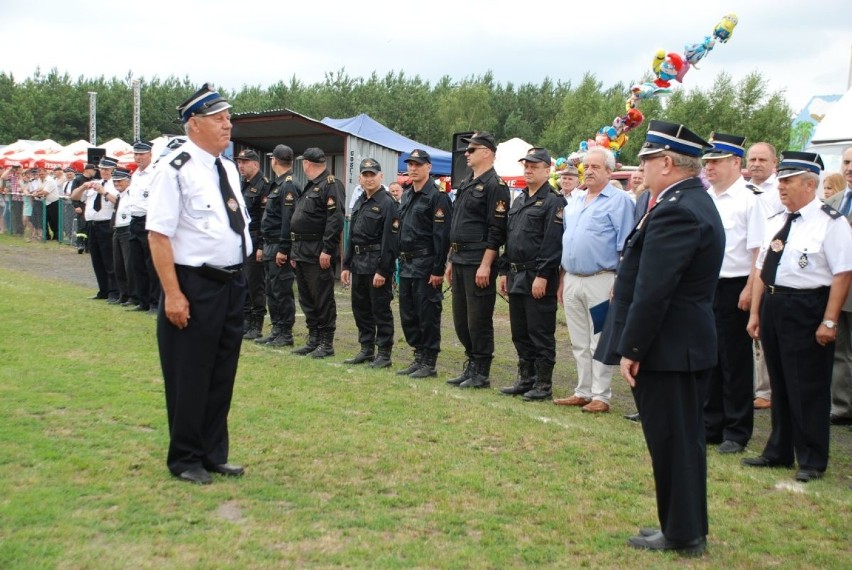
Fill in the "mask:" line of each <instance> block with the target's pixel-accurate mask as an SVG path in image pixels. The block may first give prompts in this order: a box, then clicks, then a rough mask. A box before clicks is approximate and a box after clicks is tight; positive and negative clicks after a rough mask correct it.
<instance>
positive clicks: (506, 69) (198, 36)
mask: <svg viewBox="0 0 852 570" xmlns="http://www.w3.org/2000/svg"><path fill="white" fill-rule="evenodd" d="M728 12H734V13H736V14H737V15H738V16H739V24H738V25H737V27H736V29H735V31H734V34H733V37H732V39H731V40H730V41H729V42H728V43H726V44H721V43H717V44H716V47H715V49H714V50H713V51H712V52H711V53H710V54H709V55H708V56H707V57H706V58H705V60H704V61H703V62H702V63H701V64H699V67H700V69H694V68H693V69H691V70H690V71H689V72H688V73H687V75H686V77H685V79H684V83H683V86H684V87H685V88H691V87H697V86H700V87H708V86H709V85H710V84H712V82H713V80H714V79H715V77H716V76H717V75H718V73H719V72H721V71H723V70H727V71H728V72H729V73H730V74H731V75H732V76H733V78H734V80H739V79H741V78H742V77H744V76H745V75H746V74H748V73H750V72H753V71H759V72H761V73H762V74H763V75H764V77H766V78H767V79H768V80H769V83H770V87H771V88H772V89H774V90H781V89H783V90H784V91H785V93H786V97H787V100H788V102H789V103H790V105H791V107H792V108H793V110H794V112H797V111H799V110H800V109H801V108H802V107H803V106H804V105H805V104H807V102H808V100H809V99H810V98H811V96H813V95H828V94H842V93H844V92H845V91H846V89H847V81H848V77H849V65H850V49H851V48H852V2H850V1H849V0H810V1H805V2H803V1H801V0H775V1H763V0H754V1H749V2H742V1H740V2H734V1H729V2H727V3H724V2H692V1H689V0H682V1H680V2H672V1H669V0H656V1H654V2H636V1H633V2H623V1H620V0H619V1H609V2H606V1H605V2H571V1H568V0H561V1H559V2H550V1H541V0H539V1H534V2H524V1H513V2H510V1H505V0H432V1H431V2H425V1H419V2H404V1H401V2H400V1H376V2H369V1H366V2H349V1H342V2H341V1H338V2H335V1H332V2H327V3H323V2H316V3H314V2H300V1H298V0H296V1H293V0H290V1H279V2H269V1H266V0H255V1H253V2H246V1H243V2H234V1H223V0H180V1H177V0H171V1H169V2H165V1H162V0H148V1H142V2H130V3H126V4H116V3H106V2H96V1H94V0H80V1H75V0H62V1H59V0H44V1H39V0H32V1H30V2H4V6H3V9H2V11H0V70H2V71H5V72H7V73H8V72H11V73H13V74H14V75H15V77H16V78H17V79H24V78H26V77H29V76H31V75H32V74H33V72H34V71H35V69H36V67H39V66H40V67H41V69H42V71H43V72H46V71H48V70H49V69H50V68H53V67H56V68H57V69H58V70H59V71H60V72H65V71H67V72H68V73H69V74H70V75H71V76H72V77H73V78H75V79H76V78H77V77H78V76H80V75H83V76H86V77H96V76H100V75H104V76H106V77H107V78H110V77H114V76H115V77H121V78H123V77H125V76H126V75H127V73H128V72H132V73H133V75H134V76H136V77H140V76H141V77H144V78H148V79H150V78H152V77H154V76H159V77H160V78H166V77H168V76H170V75H174V76H177V77H179V78H183V77H184V76H187V77H189V78H190V80H191V81H193V82H194V83H196V84H199V85H200V84H201V83H203V82H205V81H212V82H213V83H214V84H216V85H221V86H224V87H227V88H229V89H239V88H240V87H242V86H243V85H260V86H264V87H265V86H267V85H269V84H271V83H275V82H277V81H279V80H284V81H285V82H287V81H289V79H290V78H291V77H292V76H295V77H297V78H298V79H299V80H300V81H302V82H304V83H308V84H310V83H313V82H316V81H321V80H322V79H323V77H324V75H325V73H327V72H335V71H337V70H339V69H341V68H343V69H345V71H346V73H347V74H349V75H350V76H352V77H367V76H369V75H370V74H371V73H372V72H373V71H376V72H377V73H378V74H379V75H384V74H386V73H388V72H391V71H404V72H405V74H406V75H407V76H411V77H413V76H416V75H419V76H420V77H421V78H423V79H425V80H428V81H430V82H431V83H433V84H434V83H435V82H436V81H437V80H438V79H440V78H441V77H442V76H444V75H448V76H450V77H451V78H453V79H455V80H459V79H463V78H464V77H468V76H471V75H481V74H482V73H485V72H486V71H488V70H491V71H492V72H493V74H494V77H495V79H496V80H497V81H498V82H500V83H503V84H506V83H508V82H512V83H514V84H516V85H517V84H520V83H526V82H534V83H539V82H541V80H542V79H544V78H545V77H550V78H551V79H553V80H562V81H571V82H573V83H575V84H576V83H577V82H578V81H579V80H580V79H581V78H582V76H583V74H584V73H585V72H586V71H591V72H593V73H594V74H595V75H596V76H597V78H598V79H599V80H600V81H602V82H603V83H604V85H605V86H610V85H612V84H614V83H616V82H618V81H622V82H625V83H628V82H632V81H635V80H638V79H640V78H641V77H642V75H643V74H644V73H646V72H649V71H650V65H651V59H652V57H653V54H654V52H655V51H656V50H657V49H664V50H666V51H667V52H668V51H674V52H677V53H682V52H683V48H684V45H685V44H691V43H696V42H700V41H702V40H703V39H704V36H705V35H709V34H710V33H711V32H712V30H713V27H714V26H715V25H716V23H717V22H718V21H719V19H720V18H721V17H722V16H723V15H724V14H726V13H728ZM176 104H177V102H176ZM295 110H296V111H298V109H295ZM0 120H2V117H0Z"/></svg>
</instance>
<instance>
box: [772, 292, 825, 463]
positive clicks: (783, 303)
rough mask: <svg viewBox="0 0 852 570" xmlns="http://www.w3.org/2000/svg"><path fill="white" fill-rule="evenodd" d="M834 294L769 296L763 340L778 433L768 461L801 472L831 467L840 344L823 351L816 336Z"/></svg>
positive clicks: (773, 417) (773, 425)
mask: <svg viewBox="0 0 852 570" xmlns="http://www.w3.org/2000/svg"><path fill="white" fill-rule="evenodd" d="M828 292H829V288H828V287H825V288H822V289H818V290H816V291H815V292H814V293H811V294H785V293H776V294H774V295H770V294H769V293H768V292H767V293H765V294H764V295H763V304H762V306H761V308H760V340H761V342H762V344H763V354H764V355H765V357H766V368H767V369H768V370H769V382H770V386H771V387H772V432H771V433H770V435H769V440H768V441H767V442H766V447H765V448H764V450H763V456H764V457H765V458H767V459H769V460H770V461H772V462H775V463H783V464H792V463H793V459H794V452H795V459H796V460H797V461H798V462H799V468H800V469H815V470H817V471H825V468H826V467H827V466H828V442H829V430H830V423H829V414H830V412H831V369H832V364H833V360H834V343H829V344H827V345H826V346H820V345H819V344H817V341H816V330H817V329H818V328H819V325H820V323H821V322H822V318H823V312H824V311H825V307H826V304H827V303H828Z"/></svg>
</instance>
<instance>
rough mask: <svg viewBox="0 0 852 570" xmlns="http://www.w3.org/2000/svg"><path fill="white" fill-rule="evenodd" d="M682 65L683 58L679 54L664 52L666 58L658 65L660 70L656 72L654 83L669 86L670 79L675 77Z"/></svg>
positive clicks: (659, 85)
mask: <svg viewBox="0 0 852 570" xmlns="http://www.w3.org/2000/svg"><path fill="white" fill-rule="evenodd" d="M682 67H683V58H682V57H680V55H679V54H676V53H674V52H670V53H667V54H666V59H664V60H663V63H662V64H661V65H660V70H659V71H658V72H657V79H656V80H654V85H656V86H657V87H669V86H670V85H671V83H670V82H671V80H672V79H675V78H676V77H677V74H678V73H679V72H680V70H681V68H682Z"/></svg>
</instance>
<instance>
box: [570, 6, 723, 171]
mask: <svg viewBox="0 0 852 570" xmlns="http://www.w3.org/2000/svg"><path fill="white" fill-rule="evenodd" d="M738 21H739V20H738V19H737V15H736V14H726V15H725V16H723V17H722V19H721V20H720V21H719V23H718V24H716V27H715V28H713V32H712V34H711V35H709V36H705V37H704V41H702V42H700V43H696V44H688V45H686V46H684V50H683V54H678V53H675V52H668V53H666V51H665V50H657V52H656V53H655V54H654V59H653V61H652V62H651V69H653V71H654V75H655V76H656V79H655V80H654V81H649V82H646V83H641V84H637V85H634V86H633V87H631V88H630V96H629V97H628V98H627V102H626V104H625V111H626V113H625V114H624V115H621V116H618V117H616V118H615V119H614V120H613V121H612V124H611V125H606V126H604V127H601V128H600V129H598V132H597V133H596V134H595V138H594V139H588V140H585V141H582V142H581V143H580V148H579V150H577V151H575V152H573V153H571V154H570V155H569V156H568V157H567V158H564V159H557V161H556V162H557V170H559V167H558V165H559V160H563V161H565V162H568V163H571V164H574V165H577V164H580V163H581V162H582V161H583V157H584V156H585V154H586V152H587V151H588V150H589V149H590V148H593V147H603V148H606V149H609V150H611V151H612V152H613V154H615V156H616V157H617V156H618V154H619V153H620V152H621V149H622V148H623V147H624V145H625V144H627V141H628V139H629V137H628V136H627V133H629V132H630V131H631V130H633V129H635V128H636V127H638V126H639V125H641V124H642V122H643V121H644V120H645V117H644V116H643V115H642V112H641V111H640V110H639V109H638V108H637V106H638V105H639V103H640V102H641V101H644V100H647V99H653V98H654V97H659V96H661V95H667V94H669V93H671V82H672V81H677V82H678V83H683V78H684V76H685V75H686V73H687V72H688V71H689V70H690V69H691V68H693V67H694V68H695V69H698V65H697V64H698V62H700V61H701V60H703V59H704V58H705V57H707V54H708V53H710V52H711V51H712V50H713V47H714V46H715V45H716V42H717V41H718V42H720V43H723V44H724V43H727V42H728V40H730V39H731V36H732V35H733V33H734V27H736V25H737V23H738Z"/></svg>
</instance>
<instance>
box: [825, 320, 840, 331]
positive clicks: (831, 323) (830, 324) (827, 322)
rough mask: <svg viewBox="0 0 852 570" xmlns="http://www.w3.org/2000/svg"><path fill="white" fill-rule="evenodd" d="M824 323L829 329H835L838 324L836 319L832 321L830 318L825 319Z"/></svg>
mask: <svg viewBox="0 0 852 570" xmlns="http://www.w3.org/2000/svg"><path fill="white" fill-rule="evenodd" d="M822 324H824V325H825V328H827V329H833V328H834V327H836V326H837V323H835V322H834V321H831V320H829V319H825V320H824V321H823V322H822Z"/></svg>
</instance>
